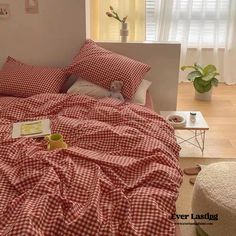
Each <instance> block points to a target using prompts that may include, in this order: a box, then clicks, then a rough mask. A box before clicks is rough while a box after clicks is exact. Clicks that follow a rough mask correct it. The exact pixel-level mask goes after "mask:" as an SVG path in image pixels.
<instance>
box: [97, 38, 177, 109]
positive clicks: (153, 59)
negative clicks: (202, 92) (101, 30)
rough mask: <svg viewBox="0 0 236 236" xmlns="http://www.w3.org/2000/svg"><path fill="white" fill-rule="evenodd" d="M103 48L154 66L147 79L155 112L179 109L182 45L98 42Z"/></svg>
mask: <svg viewBox="0 0 236 236" xmlns="http://www.w3.org/2000/svg"><path fill="white" fill-rule="evenodd" d="M99 45H100V46H102V47H104V48H106V49H109V50H112V51H114V52H117V53H120V54H122V55H125V56H128V57H131V58H133V59H136V60H139V61H141V62H144V63H146V64H148V65H150V66H151V70H150V71H149V72H148V74H147V76H146V79H148V80H150V81H152V85H151V87H150V93H151V96H152V99H153V104H154V109H155V111H157V112H159V111H161V110H167V111H168V110H176V103H177V91H178V77H179V63H180V44H178V43H108V42H104V43H102V42H101V43H99Z"/></svg>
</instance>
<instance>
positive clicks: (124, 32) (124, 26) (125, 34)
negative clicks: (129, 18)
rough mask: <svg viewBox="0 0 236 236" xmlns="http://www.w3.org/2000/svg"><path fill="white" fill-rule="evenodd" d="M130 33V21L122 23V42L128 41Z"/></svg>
mask: <svg viewBox="0 0 236 236" xmlns="http://www.w3.org/2000/svg"><path fill="white" fill-rule="evenodd" d="M128 35H129V30H128V23H121V30H120V39H121V42H122V43H127V40H128Z"/></svg>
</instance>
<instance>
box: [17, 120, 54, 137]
mask: <svg viewBox="0 0 236 236" xmlns="http://www.w3.org/2000/svg"><path fill="white" fill-rule="evenodd" d="M49 134H51V128H50V120H49V119H44V120H34V121H26V122H17V123H13V129H12V138H20V137H34V138H38V137H43V136H46V135H49Z"/></svg>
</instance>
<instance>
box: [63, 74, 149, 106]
mask: <svg viewBox="0 0 236 236" xmlns="http://www.w3.org/2000/svg"><path fill="white" fill-rule="evenodd" d="M151 83H152V82H150V81H148V80H143V81H142V82H141V84H140V85H139V87H138V89H137V91H136V93H135V94H134V97H133V99H132V102H133V103H136V104H140V105H145V104H146V94H147V90H148V88H149V87H150V85H151ZM67 93H69V94H84V95H88V96H91V97H95V98H103V97H109V96H110V91H109V90H107V89H105V88H103V87H100V86H98V85H96V84H94V83H91V82H89V81H87V80H83V79H78V80H77V81H76V82H75V83H74V84H73V85H72V86H71V87H70V88H69V89H68V91H67Z"/></svg>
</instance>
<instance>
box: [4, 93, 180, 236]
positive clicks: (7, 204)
mask: <svg viewBox="0 0 236 236" xmlns="http://www.w3.org/2000/svg"><path fill="white" fill-rule="evenodd" d="M0 100H1V99H0ZM2 101H3V98H2ZM41 118H50V119H51V121H52V130H53V132H57V133H61V134H63V135H64V138H65V141H66V142H67V143H68V144H69V148H68V149H67V150H56V151H47V150H46V147H45V141H43V140H42V139H30V138H28V139H27V138H21V139H17V140H12V139H11V138H10V136H11V135H10V133H11V127H12V122H16V121H24V120H34V119H41ZM178 153H179V146H178V145H177V144H176V142H175V137H174V132H173V129H172V128H171V127H170V126H169V125H168V124H167V123H166V122H165V121H164V119H163V118H161V117H160V116H158V115H156V114H155V113H154V112H152V111H150V110H149V109H147V108H144V107H141V106H138V105H133V104H121V103H120V102H119V101H115V100H113V99H111V98H107V99H102V100H95V99H93V98H90V97H86V96H78V95H66V94H44V95H36V96H33V97H30V98H26V99H12V100H9V102H6V100H5V104H4V105H3V106H1V108H0V235H11V236H13V235H14V236H15V235H17V236H19V235H24V236H26V235H27V236H28V235H32V236H39V235H40V236H42V235H47V236H48V235H66V236H70V235H86V236H90V235H102V236H103V235H104V236H105V235H122V236H125V235H140V236H146V235H148V236H150V235H157V236H162V235H167V236H171V235H174V234H175V224H174V222H173V221H171V220H170V215H171V214H172V213H175V201H176V199H177V195H178V188H179V186H180V184H181V181H182V173H181V170H180V168H179V163H178Z"/></svg>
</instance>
